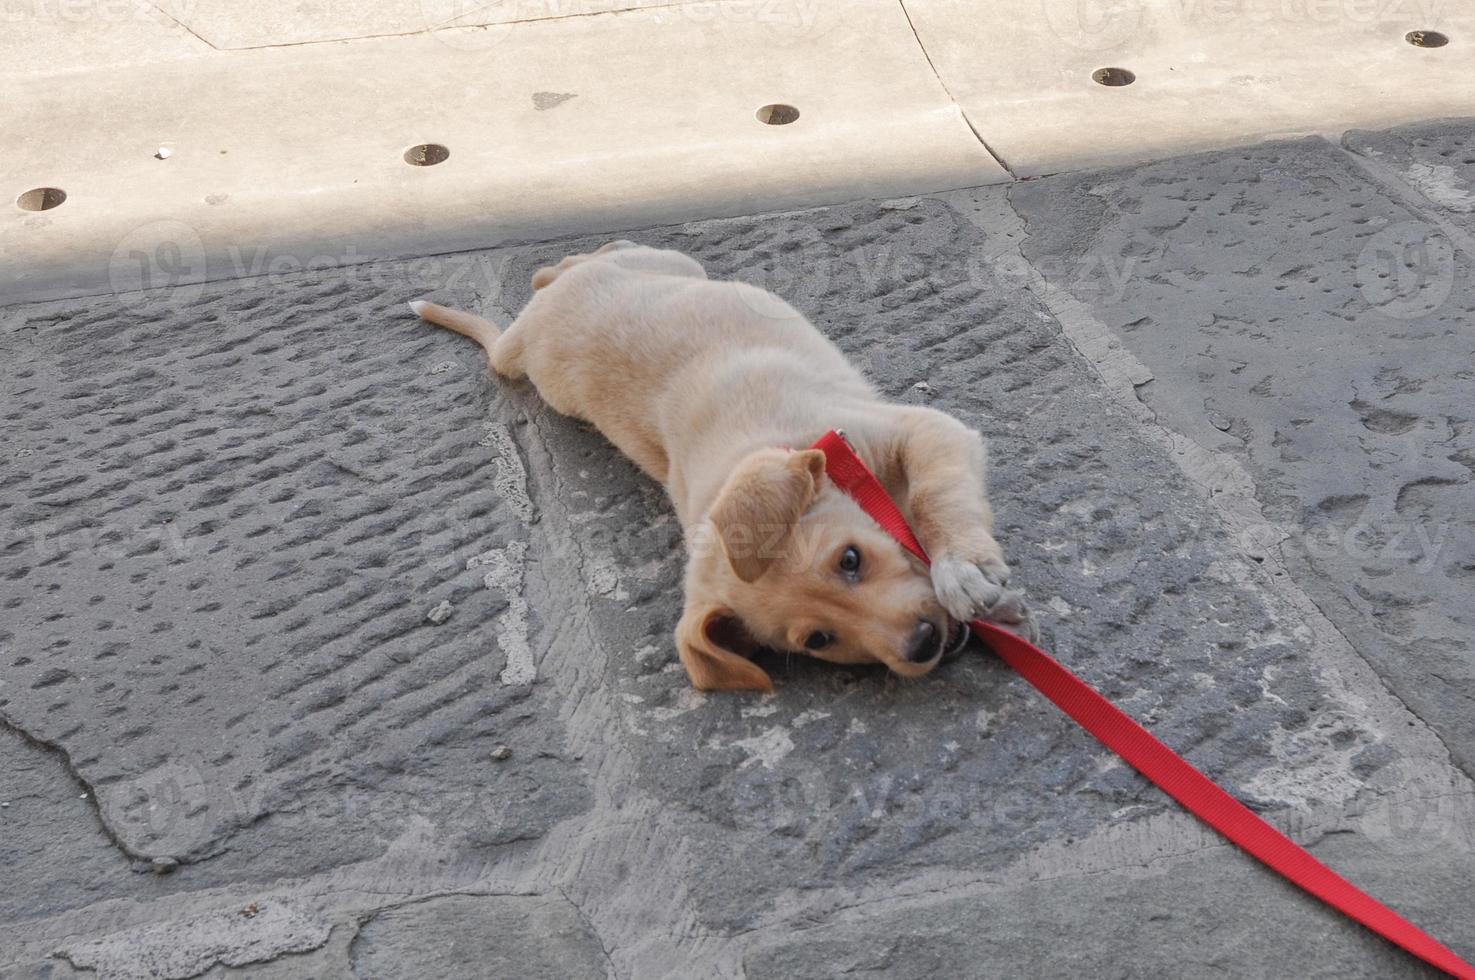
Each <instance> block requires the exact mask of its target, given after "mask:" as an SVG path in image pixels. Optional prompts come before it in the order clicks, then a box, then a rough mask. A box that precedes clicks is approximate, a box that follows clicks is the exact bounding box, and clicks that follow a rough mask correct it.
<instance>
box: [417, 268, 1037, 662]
mask: <svg viewBox="0 0 1475 980" xmlns="http://www.w3.org/2000/svg"><path fill="white" fill-rule="evenodd" d="M532 287H533V291H534V292H533V297H532V300H531V301H530V302H529V303H528V305H527V306H526V308H524V309H523V311H522V313H521V314H519V315H518V317H517V319H516V320H514V321H513V323H512V324H511V325H510V326H509V327H507V329H506V330H501V329H499V328H498V327H496V326H495V325H493V324H492V323H490V322H488V321H486V320H484V319H482V318H481V317H478V316H474V315H472V314H469V313H465V312H462V311H459V310H453V309H449V308H447V307H444V306H439V305H437V304H434V303H429V302H424V301H418V302H414V303H411V304H410V307H411V309H413V310H414V311H415V313H416V314H417V315H419V316H420V317H423V318H424V319H426V320H428V321H430V322H431V323H435V324H438V325H440V326H443V327H448V328H449V329H451V330H454V331H456V332H458V333H461V334H465V335H466V336H468V337H471V338H472V339H474V340H476V341H477V342H478V343H480V344H481V345H482V347H483V348H485V349H486V352H487V360H488V362H489V363H490V365H491V369H492V370H493V371H494V372H496V373H497V374H499V375H501V376H502V377H504V378H509V379H520V378H529V379H531V380H532V382H533V384H534V385H536V386H537V389H538V392H539V394H540V395H541V396H542V397H543V399H544V400H545V401H547V403H548V404H549V405H551V406H552V407H553V408H554V409H556V410H557V411H559V412H562V413H564V414H566V415H571V416H574V417H575V418H579V419H583V420H586V421H588V422H590V423H592V424H593V425H594V426H596V427H597V428H598V429H599V431H600V432H602V433H603V434H604V435H605V437H607V438H608V439H609V441H610V442H612V443H614V444H615V446H616V447H618V448H619V449H620V450H621V451H622V452H623V453H625V455H626V456H628V457H630V459H632V460H634V461H635V463H636V464H637V465H638V466H639V467H640V468H641V469H642V470H644V471H645V472H646V473H648V474H649V475H650V476H651V477H652V478H653V479H656V480H659V481H660V482H661V483H662V484H663V485H664V486H665V488H666V491H667V493H668V494H669V495H670V497H671V500H672V502H673V503H674V504H675V507H676V512H677V514H678V516H679V517H680V520H681V525H682V527H683V529H684V530H685V543H686V546H687V552H688V560H687V567H686V579H685V586H686V598H685V607H684V611H683V613H682V616H681V620H680V622H679V623H678V625H677V627H676V648H677V651H678V653H679V655H680V657H681V663H682V664H683V665H684V666H685V668H686V671H687V674H688V676H689V677H690V678H691V682H692V683H693V684H694V685H695V686H696V687H698V688H701V689H704V690H714V689H733V690H761V691H768V690H771V689H772V686H773V682H772V681H771V679H770V678H769V676H768V674H767V673H766V672H765V671H764V670H763V669H762V668H761V667H760V666H759V665H758V664H756V663H754V662H753V661H752V659H750V658H751V655H752V654H753V653H754V652H755V651H757V650H759V649H762V648H768V649H772V650H781V651H793V652H798V653H804V654H808V655H810V656H814V657H818V658H820V659H823V660H829V661H833V662H835V663H841V664H876V663H880V664H885V665H886V666H887V667H888V668H890V669H891V670H892V671H894V672H896V673H897V674H900V675H902V676H904V677H918V676H921V675H922V674H925V673H927V672H928V671H930V670H931V669H932V668H933V667H935V666H936V665H937V663H938V661H939V660H940V659H941V658H942V656H943V654H944V653H946V652H948V651H949V650H950V649H952V648H955V647H958V646H961V645H962V643H963V642H965V641H966V639H967V635H968V633H967V628H966V626H965V625H964V624H965V623H966V622H967V621H968V620H969V619H972V618H975V617H978V616H982V617H986V618H990V619H993V620H995V621H998V622H1002V623H1006V624H1016V625H1017V624H1027V623H1029V620H1028V617H1027V614H1026V611H1025V608H1024V604H1023V601H1022V598H1021V597H1020V595H1019V594H1018V593H1017V592H1011V591H1009V590H1007V589H1006V585H1007V583H1008V581H1009V567H1008V566H1007V565H1006V564H1005V563H1004V556H1003V553H1002V552H1001V551H1000V548H999V544H998V542H997V541H995V540H994V537H993V534H992V527H993V515H992V512H991V510H990V508H989V504H988V499H987V496H986V492H985V487H984V469H985V452H984V442H983V439H982V437H980V436H979V434H978V433H976V432H974V431H972V430H971V429H969V428H968V427H967V426H965V425H963V424H962V423H961V422H959V421H958V420H956V419H954V418H952V417H951V416H949V415H946V414H944V413H942V412H939V411H935V410H933V409H930V408H923V407H917V406H910V405H898V404H893V403H888V402H886V401H883V400H882V399H881V397H880V396H879V395H878V394H877V393H876V391H875V390H874V389H873V388H872V387H871V385H870V384H869V383H868V382H867V381H866V380H865V379H864V378H863V377H861V375H860V372H859V371H857V370H856V369H855V368H854V367H853V366H852V365H851V364H850V362H848V361H847V360H846V359H845V356H844V355H843V354H841V353H840V351H839V349H838V348H836V347H835V346H834V345H833V344H832V343H830V342H829V341H828V340H826V339H825V338H824V336H822V335H821V334H820V332H819V331H818V330H816V329H815V328H814V326H813V325H812V324H810V323H809V321H808V320H806V319H805V318H804V317H803V316H802V315H801V314H800V313H799V312H798V311H797V310H795V309H794V308H793V307H791V306H789V305H788V304H787V303H785V302H784V301H783V300H781V299H779V298H778V297H776V296H774V295H772V294H771V293H768V292H765V291H764V290H761V289H758V288H755V287H753V286H750V285H746V284H744V283H739V282H717V281H713V280H709V279H708V278H707V274H706V271H705V270H704V269H703V268H702V266H701V265H699V264H698V263H697V262H696V261H695V260H693V259H691V258H690V257H688V256H686V255H683V254H681V253H679V252H674V251H667V250H661V249H654V248H646V247H643V246H640V245H636V244H634V243H633V242H628V241H617V242H611V243H610V244H608V245H605V246H604V247H602V248H600V249H599V250H597V251H595V252H593V253H592V254H589V255H571V256H569V257H567V258H565V259H564V260H563V261H561V262H559V263H558V264H557V265H555V266H549V267H547V268H543V269H539V270H538V272H537V273H536V274H535V275H534V276H533V280H532ZM833 428H841V429H843V430H844V432H845V434H846V437H847V438H848V440H849V441H850V443H851V445H852V446H853V447H854V448H855V450H856V452H857V453H858V454H859V455H860V457H861V459H863V460H864V461H865V463H866V465H867V466H869V467H870V468H871V469H872V470H873V471H874V472H875V473H876V475H877V476H878V477H879V478H880V480H881V482H882V483H883V484H884V485H885V487H886V489H887V490H888V491H889V492H890V493H891V494H892V496H893V497H894V498H895V500H896V501H897V503H898V504H899V505H900V506H901V508H902V511H903V512H904V513H905V515H906V516H907V518H908V520H909V521H910V522H911V525H912V527H913V529H914V530H915V531H916V534H917V537H918V538H919V539H920V540H921V542H922V545H923V546H924V547H925V548H926V549H927V551H928V553H929V554H930V555H931V557H932V559H933V564H932V567H931V570H930V572H929V570H928V569H927V568H926V567H925V566H924V565H923V564H922V563H921V562H920V561H918V560H917V559H916V558H914V557H913V556H911V555H910V554H908V553H907V552H906V551H905V550H904V549H903V548H902V547H901V546H900V545H899V544H898V543H897V542H896V541H895V540H893V539H892V538H891V536H890V535H888V534H887V533H886V532H885V531H884V530H882V529H881V528H880V527H879V526H878V525H877V524H876V523H875V521H873V520H872V519H871V518H870V517H869V516H867V515H866V513H865V512H864V511H862V510H861V509H860V507H859V506H858V505H857V504H856V503H855V501H854V500H852V499H851V498H850V497H849V496H847V495H846V494H845V493H844V492H842V491H841V490H839V489H837V488H836V487H834V486H833V485H832V484H830V483H829V482H828V481H827V480H826V478H825V459H824V455H823V454H822V453H820V452H819V451H818V450H813V449H806V448H804V447H807V446H809V445H811V444H812V443H813V442H814V441H815V440H816V439H818V438H819V437H820V436H821V435H823V434H824V433H825V432H827V431H829V430H830V429H833ZM1026 628H1030V629H1032V626H1027V627H1026Z"/></svg>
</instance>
